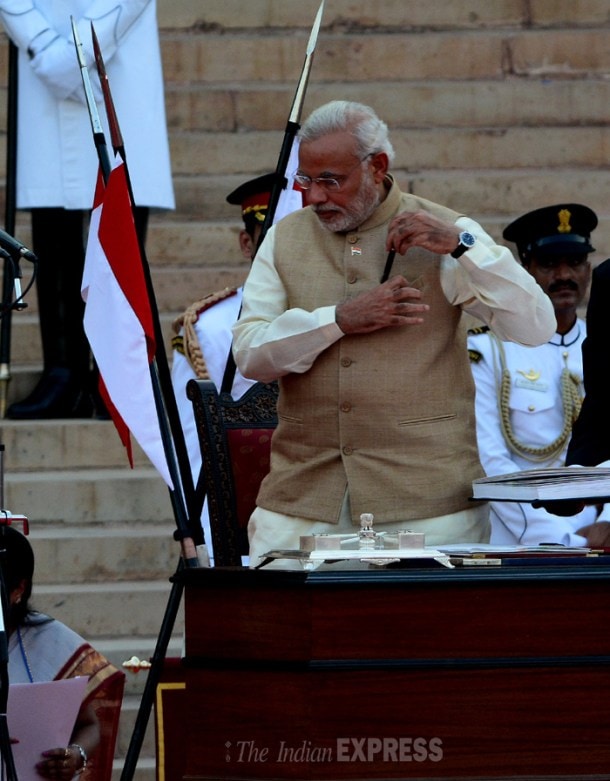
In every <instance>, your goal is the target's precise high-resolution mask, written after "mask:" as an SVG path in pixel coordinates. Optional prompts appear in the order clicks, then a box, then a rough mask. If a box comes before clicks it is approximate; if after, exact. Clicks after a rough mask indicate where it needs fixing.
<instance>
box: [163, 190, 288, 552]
mask: <svg viewBox="0 0 610 781" xmlns="http://www.w3.org/2000/svg"><path fill="white" fill-rule="evenodd" d="M273 181H274V174H265V175H264V176H259V177H257V178H256V179H252V180H250V181H248V182H245V183H244V184H242V185H241V186H240V187H238V188H237V189H236V190H234V191H233V192H232V193H230V194H229V195H228V196H227V201H228V202H229V203H231V204H235V205H239V206H241V213H242V219H243V221H244V227H243V229H242V230H241V231H240V233H239V247H240V250H241V253H242V255H243V256H244V257H245V258H247V259H248V260H252V258H253V257H254V253H255V251H256V243H257V241H258V237H259V235H260V231H261V228H262V226H263V222H264V220H265V215H266V213H267V206H268V204H269V196H270V192H271V187H272V185H273ZM241 297H242V288H241V287H237V288H225V289H224V290H221V291H219V292H217V293H212V294H211V295H209V296H206V297H205V298H202V299H201V300H199V301H196V302H195V303H194V304H192V305H191V306H189V307H188V309H187V310H186V311H185V312H184V313H183V314H182V315H180V317H178V318H177V319H176V320H175V321H174V323H173V329H174V332H175V333H176V336H174V338H173V339H172V350H173V351H172V356H173V357H172V370H171V371H172V384H173V386H174V392H175V394H176V401H177V404H178V412H179V415H180V421H181V423H182V428H183V430H184V437H185V440H186V447H187V451H188V455H189V460H190V463H191V468H192V473H193V480H194V481H195V483H196V482H197V479H198V477H199V472H200V470H201V450H200V447H199V440H198V438H197V429H196V426H195V419H194V416H193V408H192V403H191V402H190V400H189V399H187V397H186V390H185V389H186V384H187V383H188V381H189V380H192V379H209V380H212V382H213V383H214V385H216V387H217V388H218V390H220V389H221V388H222V385H223V378H224V377H225V372H231V369H232V368H233V364H232V362H230V360H229V359H230V353H231V344H232V340H233V337H232V334H231V326H232V325H233V323H235V321H236V320H237V318H238V316H239V311H240V308H241ZM227 378H228V382H229V383H230V384H229V388H230V392H231V395H232V396H233V398H235V399H237V398H239V397H240V396H243V394H244V393H245V392H246V391H247V390H248V388H249V387H250V386H251V385H253V384H254V382H255V381H254V380H248V379H246V378H245V377H243V376H242V375H241V374H240V373H239V371H238V370H237V369H235V371H234V374H231V376H230V377H229V375H227ZM201 523H202V526H203V533H204V538H205V540H206V544H207V549H208V555H209V557H210V562H211V563H213V554H212V548H211V545H210V541H211V539H212V536H211V533H210V528H209V520H208V514H207V507H206V506H205V505H204V510H203V514H202V519H201Z"/></svg>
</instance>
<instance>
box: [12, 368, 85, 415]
mask: <svg viewBox="0 0 610 781" xmlns="http://www.w3.org/2000/svg"><path fill="white" fill-rule="evenodd" d="M93 411H94V409H93V400H92V397H91V394H90V392H89V390H88V389H86V388H83V385H82V381H81V378H80V377H75V376H74V375H73V373H72V372H71V371H70V369H67V368H63V367H60V366H58V367H54V368H53V369H49V370H47V371H44V372H43V374H42V377H41V378H40V380H39V382H38V384H37V385H36V387H35V388H34V390H33V391H32V393H30V395H29V396H28V397H27V398H25V399H24V400H23V401H18V402H16V403H15V404H11V406H10V407H9V408H8V409H7V411H6V417H7V418H10V419H11V420H48V419H52V418H90V417H91V416H92V414H93Z"/></svg>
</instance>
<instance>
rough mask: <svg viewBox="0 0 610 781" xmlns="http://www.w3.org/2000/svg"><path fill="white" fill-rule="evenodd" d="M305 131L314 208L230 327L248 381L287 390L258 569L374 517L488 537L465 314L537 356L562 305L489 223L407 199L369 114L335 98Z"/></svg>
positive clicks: (435, 534)
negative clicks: (532, 348)
mask: <svg viewBox="0 0 610 781" xmlns="http://www.w3.org/2000/svg"><path fill="white" fill-rule="evenodd" d="M299 135H300V150H299V166H298V169H297V171H296V173H295V180H296V182H297V183H298V184H299V185H300V186H301V187H302V188H303V189H304V190H305V202H306V208H304V209H302V210H300V211H298V212H295V213H294V214H291V215H289V216H288V217H286V218H285V219H284V220H282V221H281V222H280V223H278V224H277V225H276V226H274V227H273V228H271V229H270V230H269V231H268V233H267V235H266V237H265V240H264V242H263V243H262V245H261V247H260V248H259V251H258V253H257V255H256V258H255V260H254V263H253V266H252V269H251V271H250V274H249V276H248V279H247V281H246V285H245V288H244V296H243V308H242V314H241V317H240V319H239V321H238V322H237V323H236V325H235V326H234V328H233V334H234V348H233V349H234V355H235V359H236V363H237V366H238V368H239V370H240V371H241V372H242V374H243V375H244V376H246V377H250V378H253V379H256V380H260V381H264V382H268V381H270V380H274V379H277V378H279V382H280V398H279V406H278V417H279V424H278V427H277V430H276V432H275V434H274V437H273V441H272V452H271V471H270V472H269V474H268V475H267V477H266V478H265V480H264V481H263V484H262V486H261V490H260V492H259V495H258V500H257V508H256V510H255V511H254V513H253V515H252V518H251V520H250V524H249V528H248V531H249V537H250V561H251V565H252V566H255V565H256V564H257V563H258V560H259V557H260V556H261V555H264V554H265V553H266V552H267V551H269V550H273V549H284V548H288V549H290V548H298V547H299V538H300V536H301V535H304V534H314V533H320V532H331V533H333V532H334V533H342V532H350V531H354V529H358V527H359V525H360V516H361V514H363V513H372V514H373V515H374V519H375V522H374V523H375V528H376V529H377V530H383V531H392V530H397V529H404V528H408V529H411V530H413V531H421V532H424V533H425V540H426V544H427V545H433V546H436V545H442V544H448V543H454V542H472V543H476V542H481V541H486V540H487V539H488V536H489V521H488V509H487V506H486V505H473V504H472V502H470V496H471V489H472V481H473V479H475V478H477V477H480V476H481V475H482V474H483V472H482V469H481V466H480V463H479V459H478V455H477V443H476V430H475V421H474V387H473V381H472V376H471V373H470V367H469V363H468V353H467V350H466V339H465V336H466V335H465V328H464V327H463V326H462V323H461V320H462V313H463V311H467V312H469V313H470V314H472V315H474V316H476V317H478V318H479V319H480V320H482V321H483V322H485V323H486V324H488V325H489V326H490V328H492V329H493V330H494V332H495V333H497V334H498V335H499V336H500V338H502V339H508V340H512V341H518V342H521V343H523V344H530V345H536V344H541V343H543V342H545V341H547V340H548V339H549V338H550V336H551V335H552V334H553V333H554V332H555V316H554V313H553V307H552V305H551V303H550V301H549V299H548V297H547V296H546V295H545V294H544V293H543V292H542V290H541V289H540V288H539V287H538V285H537V284H536V282H535V281H534V280H533V278H532V277H531V275H530V274H528V273H527V271H525V269H523V268H522V267H521V266H520V265H519V264H518V263H517V262H516V261H515V260H514V258H513V256H512V254H511V253H510V251H509V250H508V249H507V248H505V247H500V246H498V245H497V244H496V243H495V242H494V241H493V240H492V239H491V238H490V236H488V235H487V234H486V233H485V231H484V230H483V229H482V228H481V226H480V225H478V224H477V223H476V222H474V221H473V220H471V219H468V218H467V217H465V216H463V215H460V214H458V213H457V212H454V211H452V210H450V209H448V208H446V207H444V206H440V205H438V204H435V203H432V202H430V201H426V200H425V199H423V198H419V197H416V196H412V195H408V194H405V193H402V192H401V191H400V189H399V188H398V186H397V184H396V182H395V181H394V179H393V178H392V176H391V175H390V174H389V168H390V166H391V163H392V161H393V158H394V151H393V148H392V145H391V143H390V141H389V138H388V131H387V127H386V125H385V123H384V122H382V121H381V120H380V119H379V118H378V117H377V115H376V114H375V113H374V111H373V110H372V109H370V108H369V107H367V106H364V105H362V104H359V103H351V102H346V101H333V102H331V103H329V104H326V105H324V106H322V107H320V108H318V109H317V110H316V111H314V112H313V113H312V114H311V116H310V117H309V118H308V120H307V121H306V122H305V123H304V124H303V127H302V129H301V132H300V134H299ZM392 261H393V267H392V269H391V270H390V269H389V266H390V263H391V262H392ZM386 277H387V279H386Z"/></svg>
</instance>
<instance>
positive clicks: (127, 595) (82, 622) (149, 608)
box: [32, 571, 184, 655]
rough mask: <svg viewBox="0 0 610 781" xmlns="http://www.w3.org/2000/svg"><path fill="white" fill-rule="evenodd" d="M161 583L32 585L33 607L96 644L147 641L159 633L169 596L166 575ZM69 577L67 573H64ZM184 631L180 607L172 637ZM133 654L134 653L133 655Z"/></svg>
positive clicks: (127, 582) (156, 581)
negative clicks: (103, 640)
mask: <svg viewBox="0 0 610 781" xmlns="http://www.w3.org/2000/svg"><path fill="white" fill-rule="evenodd" d="M171 574H173V572H169V571H168V573H167V578H166V580H165V582H164V581H162V580H159V579H157V580H145V581H124V582H107V583H62V584H61V585H45V584H35V585H34V589H33V594H32V603H33V605H34V606H35V607H36V608H37V609H38V610H40V611H42V612H43V613H48V614H50V615H52V616H54V617H55V618H57V619H59V620H60V621H63V622H64V623H65V624H67V625H68V626H70V627H72V629H74V631H75V632H78V633H79V634H80V635H82V636H83V637H86V638H87V640H89V641H90V642H91V644H92V645H94V646H95V645H96V639H97V638H110V639H114V640H116V639H119V638H131V639H134V638H150V637H156V636H158V634H159V631H160V627H161V622H162V619H163V616H164V615H165V611H166V608H167V603H168V600H169V597H170V591H171V584H170V582H169V577H170V575H171ZM64 577H66V578H69V572H68V573H65V574H64ZM183 629H184V619H183V606H182V605H180V608H179V612H178V616H177V618H176V622H175V625H174V631H173V634H174V635H176V636H178V635H179V634H180V633H181V632H182V631H183ZM136 655H137V654H136Z"/></svg>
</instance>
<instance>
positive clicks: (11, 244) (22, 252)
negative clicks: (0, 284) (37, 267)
mask: <svg viewBox="0 0 610 781" xmlns="http://www.w3.org/2000/svg"><path fill="white" fill-rule="evenodd" d="M0 247H3V248H4V249H5V250H6V251H7V252H10V253H11V255H12V256H13V257H14V258H15V259H17V258H25V259H26V260H29V261H30V262H31V263H37V262H38V258H37V257H36V255H34V253H33V252H32V250H30V249H28V248H27V247H26V246H25V244H22V243H21V242H20V241H17V239H16V238H14V237H13V236H11V235H10V233H7V232H6V231H3V230H0Z"/></svg>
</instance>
